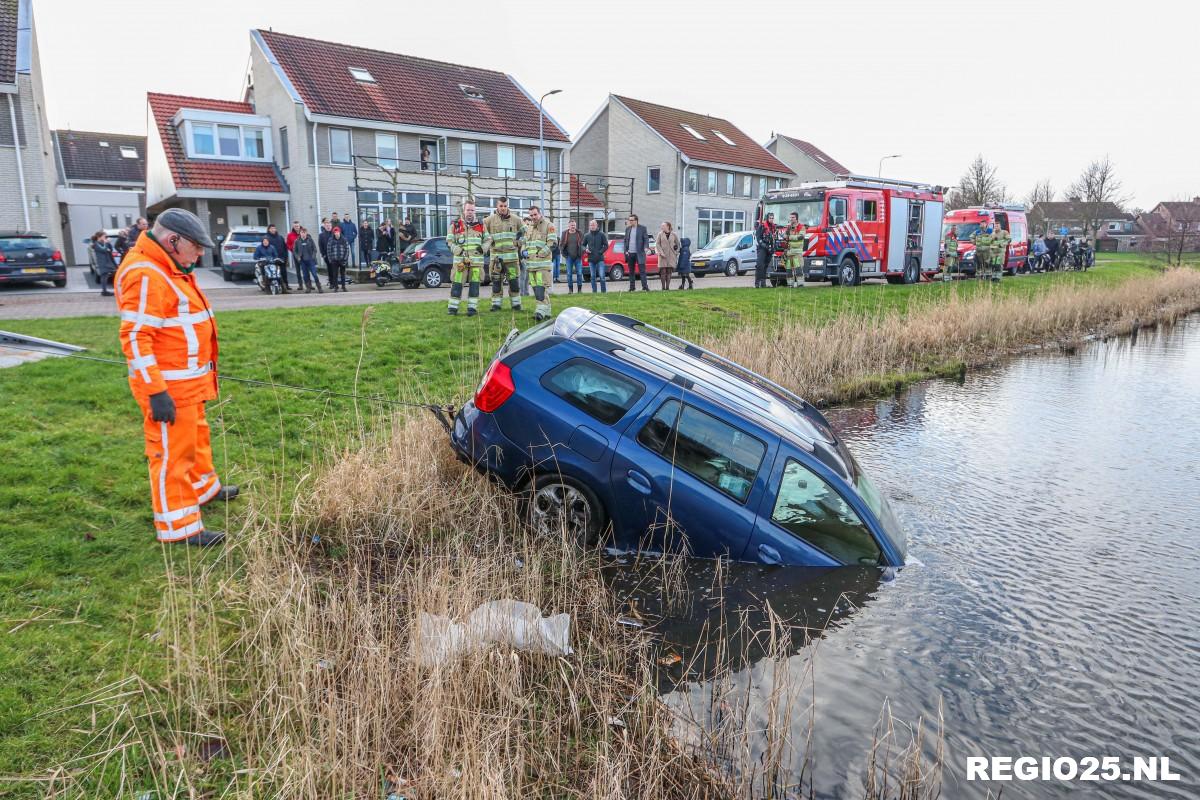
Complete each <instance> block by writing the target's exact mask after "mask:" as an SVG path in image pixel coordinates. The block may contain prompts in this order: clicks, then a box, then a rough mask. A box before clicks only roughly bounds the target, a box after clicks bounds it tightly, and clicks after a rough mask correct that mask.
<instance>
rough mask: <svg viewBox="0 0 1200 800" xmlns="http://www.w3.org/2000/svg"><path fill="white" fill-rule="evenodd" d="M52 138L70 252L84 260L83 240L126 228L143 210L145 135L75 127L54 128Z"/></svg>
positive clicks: (60, 204)
mask: <svg viewBox="0 0 1200 800" xmlns="http://www.w3.org/2000/svg"><path fill="white" fill-rule="evenodd" d="M52 137H53V140H54V160H55V164H56V166H57V173H58V189H57V199H58V206H59V213H60V214H61V215H62V221H63V231H64V233H63V235H64V237H65V238H66V241H67V244H68V245H69V247H68V248H67V257H68V258H70V259H72V261H73V263H76V264H86V263H87V262H88V245H87V244H85V243H84V242H85V241H87V240H89V237H90V236H91V235H92V234H93V233H95V232H96V231H98V230H103V229H108V230H112V229H115V228H127V227H129V226H130V225H131V224H133V221H134V220H135V219H136V218H137V217H139V216H141V215H142V212H143V210H144V202H145V191H146V137H145V136H131V135H128V134H122V133H93V132H89V131H71V130H65V131H63V130H60V131H54V133H53V134H52Z"/></svg>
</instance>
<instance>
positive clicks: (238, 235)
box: [229, 231, 266, 244]
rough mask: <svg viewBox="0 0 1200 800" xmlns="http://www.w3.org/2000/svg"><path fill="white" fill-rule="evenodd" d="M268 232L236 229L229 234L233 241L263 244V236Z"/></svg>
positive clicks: (230, 239)
mask: <svg viewBox="0 0 1200 800" xmlns="http://www.w3.org/2000/svg"><path fill="white" fill-rule="evenodd" d="M264 236H266V233H252V232H250V231H234V232H233V233H231V234H229V241H231V242H253V243H254V244H262V240H263V237H264Z"/></svg>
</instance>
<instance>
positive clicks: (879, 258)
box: [758, 175, 945, 286]
mask: <svg viewBox="0 0 1200 800" xmlns="http://www.w3.org/2000/svg"><path fill="white" fill-rule="evenodd" d="M944 191H945V189H944V187H941V186H934V185H931V184H924V183H913V182H910V181H897V180H890V179H886V178H870V177H865V176H862V175H842V176H839V177H838V178H836V179H834V180H832V181H819V182H813V183H801V184H797V185H796V186H791V187H788V188H787V189H775V190H773V191H769V192H767V194H766V196H765V197H764V198H763V199H762V202H761V203H759V207H758V218H759V219H760V220H761V219H764V218H765V216H766V215H767V214H774V215H775V224H776V225H777V226H779V228H780V231H781V233H782V230H783V229H784V228H786V227H787V224H788V215H789V214H790V213H791V212H793V211H795V212H797V213H798V214H799V216H800V222H802V223H803V224H804V225H805V226H806V227H807V228H808V237H809V238H808V241H807V242H806V244H807V248H806V249H805V251H804V279H805V280H806V281H825V280H828V281H831V282H832V283H833V285H835V286H837V285H841V286H855V285H857V284H858V283H859V282H861V281H862V280H863V279H864V278H886V279H887V281H888V283H916V282H917V281H919V280H921V275H922V274H923V273H924V274H932V273H935V272H937V271H938V257H939V255H940V250H941V242H940V241H939V234H940V233H941V230H942V209H943V207H944V203H943V197H942V195H943V192H944ZM782 247H783V245H782V243H781V246H780V247H777V248H776V252H775V257H774V258H773V259H772V262H771V272H770V276H769V277H770V279H771V284H772V285H774V286H780V285H785V284H786V282H787V273H786V272H785V271H784V269H783V262H782V254H783V250H782Z"/></svg>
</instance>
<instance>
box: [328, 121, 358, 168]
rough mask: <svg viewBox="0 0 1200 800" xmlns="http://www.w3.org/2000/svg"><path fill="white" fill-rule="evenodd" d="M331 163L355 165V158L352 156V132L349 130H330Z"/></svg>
mask: <svg viewBox="0 0 1200 800" xmlns="http://www.w3.org/2000/svg"><path fill="white" fill-rule="evenodd" d="M329 163H330V164H352V163H354V158H353V157H352V156H351V155H350V130H349V129H348V128H330V129H329Z"/></svg>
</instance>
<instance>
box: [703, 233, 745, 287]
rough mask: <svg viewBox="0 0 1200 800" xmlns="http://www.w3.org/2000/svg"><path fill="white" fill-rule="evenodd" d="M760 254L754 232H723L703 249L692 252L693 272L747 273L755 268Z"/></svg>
mask: <svg viewBox="0 0 1200 800" xmlns="http://www.w3.org/2000/svg"><path fill="white" fill-rule="evenodd" d="M757 258H758V254H757V253H756V252H755V249H754V233H753V232H751V231H734V232H733V233H723V234H721V235H720V236H718V237H717V238H715V239H713V240H712V241H711V242H709V243H708V244H706V245H705V246H704V248H703V249H701V250H697V251H696V252H695V253H692V272H693V273H695V274H697V275H708V274H710V273H716V274H720V275H728V276H729V277H733V276H734V275H745V274H746V273H747V272H748V271H749V270H752V269H754V262H755V261H756V260H757Z"/></svg>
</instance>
